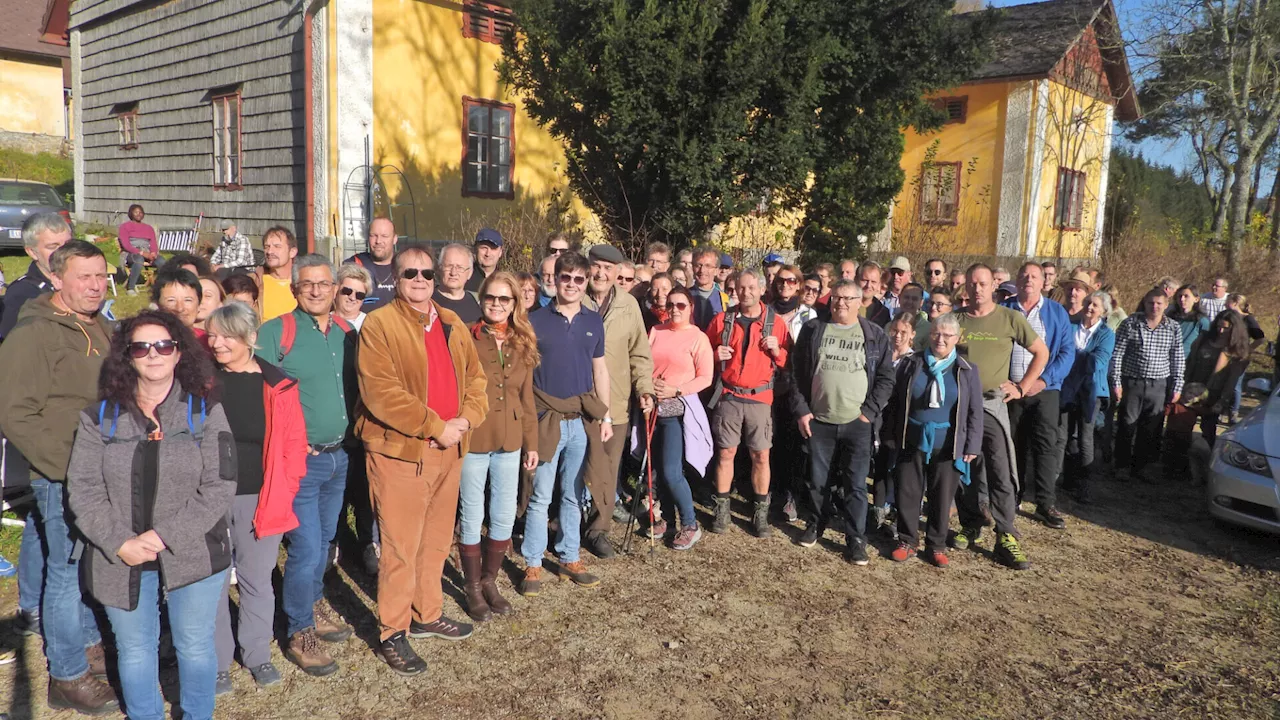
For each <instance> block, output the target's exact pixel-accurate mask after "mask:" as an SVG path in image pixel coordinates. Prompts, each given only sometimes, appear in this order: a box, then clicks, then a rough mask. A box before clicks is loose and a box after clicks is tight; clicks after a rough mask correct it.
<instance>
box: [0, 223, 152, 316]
mask: <svg viewBox="0 0 1280 720" xmlns="http://www.w3.org/2000/svg"><path fill="white" fill-rule="evenodd" d="M95 244H96V245H97V246H98V247H100V248H102V252H103V254H104V255H106V256H107V262H108V263H111V265H113V266H116V267H118V263H119V262H120V246H119V245H118V244H117V243H116V241H115V239H114V238H112V239H108V240H100V241H98V242H96V243H95ZM30 264H31V259H30V258H28V257H27V255H26V254H25V253H23V252H22V251H20V250H5V251H3V254H0V268H2V269H3V270H4V279H5V282H10V283H11V282H13V281H14V280H17V279H18V278H20V277H22V275H23V273H25V272H26V271H27V266H28V265H30ZM107 298H108V299H109V300H114V301H115V302H114V303H113V304H112V306H111V311H112V313H114V314H115V316H116V317H117V318H125V317H130V316H132V315H136V314H138V312H139V311H141V310H142V309H144V308H145V307H146V306H147V304H148V302H149V299H148V298H147V296H146V295H145V294H140V295H137V296H135V297H130V296H128V295H125V292H124V283H117V284H116V294H115V295H112V294H111V291H110V289H108V291H107Z"/></svg>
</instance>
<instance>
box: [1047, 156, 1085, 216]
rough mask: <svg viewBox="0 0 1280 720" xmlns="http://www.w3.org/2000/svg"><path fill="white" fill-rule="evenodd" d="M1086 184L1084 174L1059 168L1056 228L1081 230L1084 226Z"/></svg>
mask: <svg viewBox="0 0 1280 720" xmlns="http://www.w3.org/2000/svg"><path fill="white" fill-rule="evenodd" d="M1084 182H1085V174H1084V173H1083V172H1081V171H1079V170H1069V169H1067V168H1058V199H1057V203H1056V206H1055V208H1054V213H1053V226H1054V227H1055V228H1057V229H1059V230H1079V229H1080V227H1081V226H1082V225H1083V224H1084V188H1085V186H1084Z"/></svg>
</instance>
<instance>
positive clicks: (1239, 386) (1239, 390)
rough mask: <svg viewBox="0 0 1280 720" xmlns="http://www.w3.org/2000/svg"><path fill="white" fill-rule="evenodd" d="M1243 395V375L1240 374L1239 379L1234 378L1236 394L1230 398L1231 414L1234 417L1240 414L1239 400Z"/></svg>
mask: <svg viewBox="0 0 1280 720" xmlns="http://www.w3.org/2000/svg"><path fill="white" fill-rule="evenodd" d="M1243 395H1244V373H1240V377H1238V378H1236V393H1235V395H1234V396H1232V398H1231V414H1232V415H1235V414H1237V413H1239V412H1240V398H1241V397H1242V396H1243Z"/></svg>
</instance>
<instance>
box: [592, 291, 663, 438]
mask: <svg viewBox="0 0 1280 720" xmlns="http://www.w3.org/2000/svg"><path fill="white" fill-rule="evenodd" d="M609 292H610V293H611V294H612V295H613V298H612V299H611V300H610V301H609V304H608V307H607V308H605V311H604V364H605V365H606V366H608V368H609V417H610V418H611V419H612V420H613V424H614V425H624V424H626V423H627V422H628V421H629V420H630V419H631V391H632V389H633V388H634V389H635V394H636V395H652V394H653V356H652V355H650V354H649V333H648V332H646V331H645V329H644V315H642V314H641V313H640V303H638V302H636V299H635V298H633V297H631V295H630V293H625V292H618V289H617V288H613V289H611V290H610V291H609ZM582 305H583V306H584V307H586V308H588V309H590V310H595V311H597V312H599V310H600V308H599V307H598V306H597V305H596V303H595V301H594V300H592V299H591V298H590V297H587V298H585V299H584V300H583V301H582Z"/></svg>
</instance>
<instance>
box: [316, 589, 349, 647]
mask: <svg viewBox="0 0 1280 720" xmlns="http://www.w3.org/2000/svg"><path fill="white" fill-rule="evenodd" d="M311 613H312V615H314V616H315V621H316V637H318V638H320V639H321V640H323V641H325V642H331V643H336V642H342V641H344V640H346V639H347V638H349V637H351V626H350V625H348V624H346V623H345V622H343V620H342V616H341V615H339V614H338V613H337V611H335V610H334V609H333V606H332V605H330V604H329V601H328V600H325V599H324V598H321V599H319V600H317V601H316V604H315V605H312V606H311Z"/></svg>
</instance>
